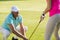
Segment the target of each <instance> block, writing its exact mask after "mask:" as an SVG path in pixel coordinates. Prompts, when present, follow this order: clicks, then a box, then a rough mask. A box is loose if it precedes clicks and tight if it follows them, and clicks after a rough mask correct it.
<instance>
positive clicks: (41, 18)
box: [40, 13, 45, 21]
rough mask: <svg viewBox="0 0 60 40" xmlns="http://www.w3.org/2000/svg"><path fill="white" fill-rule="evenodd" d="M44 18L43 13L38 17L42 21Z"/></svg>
mask: <svg viewBox="0 0 60 40" xmlns="http://www.w3.org/2000/svg"><path fill="white" fill-rule="evenodd" d="M44 18H45V14H44V13H43V14H42V15H41V17H40V20H41V21H42V20H43V19H44Z"/></svg>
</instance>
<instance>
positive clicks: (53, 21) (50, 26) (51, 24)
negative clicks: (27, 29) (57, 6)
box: [45, 14, 60, 40]
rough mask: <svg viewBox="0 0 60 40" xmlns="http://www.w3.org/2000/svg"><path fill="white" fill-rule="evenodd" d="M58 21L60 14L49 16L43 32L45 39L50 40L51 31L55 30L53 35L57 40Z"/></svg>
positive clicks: (59, 21)
mask: <svg viewBox="0 0 60 40" xmlns="http://www.w3.org/2000/svg"><path fill="white" fill-rule="evenodd" d="M59 23H60V14H55V15H54V16H52V17H50V18H49V20H48V23H47V26H46V32H45V40H51V36H52V33H53V32H54V29H55V28H56V30H55V37H56V39H57V40H59V37H58V30H57V29H59V28H58V27H59V26H58V25H59Z"/></svg>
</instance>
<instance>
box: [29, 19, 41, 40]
mask: <svg viewBox="0 0 60 40" xmlns="http://www.w3.org/2000/svg"><path fill="white" fill-rule="evenodd" d="M41 21H42V20H40V21H39V23H38V25H37V26H36V28H35V29H34V31H33V32H32V34H31V36H30V37H29V40H30V39H31V37H32V36H33V34H34V33H35V31H36V30H37V28H38V26H39V24H40V23H41Z"/></svg>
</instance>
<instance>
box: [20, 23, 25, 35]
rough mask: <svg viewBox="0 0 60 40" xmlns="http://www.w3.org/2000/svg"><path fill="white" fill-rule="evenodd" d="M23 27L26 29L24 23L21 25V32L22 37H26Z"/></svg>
mask: <svg viewBox="0 0 60 40" xmlns="http://www.w3.org/2000/svg"><path fill="white" fill-rule="evenodd" d="M23 27H24V25H23V23H20V32H21V34H22V35H24V36H25V31H24V28H23Z"/></svg>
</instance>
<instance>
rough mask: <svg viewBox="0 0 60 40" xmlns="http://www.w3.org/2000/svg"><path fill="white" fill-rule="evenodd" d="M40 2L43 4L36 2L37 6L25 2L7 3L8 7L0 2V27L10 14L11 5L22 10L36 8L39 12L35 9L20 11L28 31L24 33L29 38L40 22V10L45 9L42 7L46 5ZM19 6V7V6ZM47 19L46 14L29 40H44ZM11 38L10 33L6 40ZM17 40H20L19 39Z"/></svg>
mask: <svg viewBox="0 0 60 40" xmlns="http://www.w3.org/2000/svg"><path fill="white" fill-rule="evenodd" d="M42 2H43V3H45V2H44V1H41V2H40V3H41V4H39V3H38V2H37V6H35V5H34V3H35V2H34V1H33V2H32V3H31V2H26V3H25V2H15V3H13V2H9V3H8V4H9V5H8V4H7V2H6V3H5V2H4V3H5V5H6V6H5V5H3V2H0V3H1V6H0V9H1V11H0V25H2V23H3V22H4V20H5V18H6V17H7V15H8V14H9V13H10V11H9V10H8V9H9V8H10V7H11V6H12V5H17V6H18V7H21V8H23V9H24V8H26V9H27V8H28V7H29V8H30V7H31V8H33V9H34V8H35V7H36V9H37V10H39V9H41V10H40V11H35V10H36V9H35V10H34V11H31V10H21V11H20V14H21V15H22V16H23V23H24V25H25V26H28V31H27V32H26V35H27V38H29V37H30V35H31V34H32V32H33V30H34V29H35V27H36V25H37V24H38V22H39V20H40V16H41V13H42V10H43V9H44V8H45V7H44V6H46V4H43V3H42ZM10 3H11V4H10ZM27 3H28V4H27ZM30 3H31V4H30ZM19 4H21V5H19ZM22 4H23V5H22ZM35 4H36V3H35ZM42 4H43V5H42ZM39 5H40V6H39ZM39 7H40V8H39ZM4 8H5V9H6V10H5V9H4ZM33 9H32V10H33ZM5 11H6V12H5ZM48 18H49V16H48V14H47V16H46V18H45V19H44V21H42V22H41V23H40V25H39V27H38V28H37V30H36V32H35V33H34V35H33V36H32V37H31V40H44V33H45V28H46V23H47V21H48ZM13 36H14V34H12V33H11V35H10V36H9V37H8V40H11V38H12V37H13ZM0 40H2V35H1V34H0ZM19 40H22V39H20V38H19ZM52 40H55V38H54V36H52Z"/></svg>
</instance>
